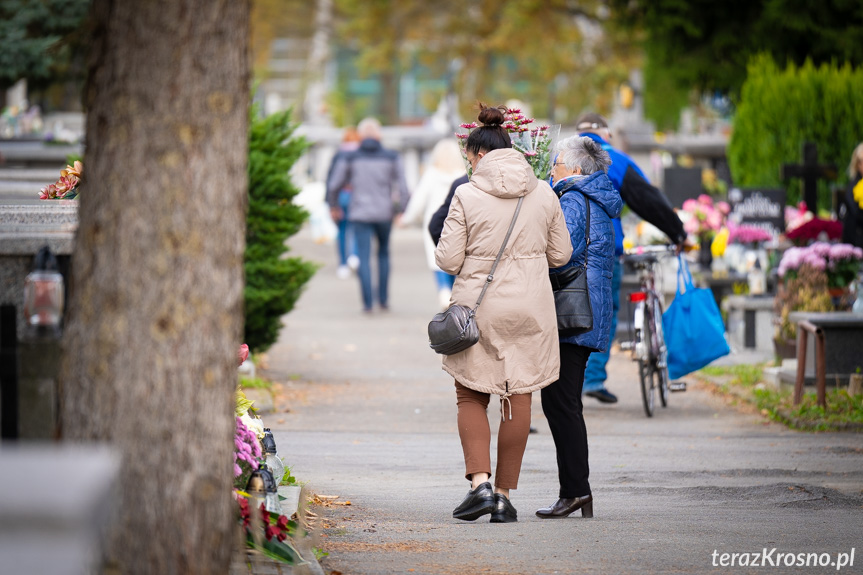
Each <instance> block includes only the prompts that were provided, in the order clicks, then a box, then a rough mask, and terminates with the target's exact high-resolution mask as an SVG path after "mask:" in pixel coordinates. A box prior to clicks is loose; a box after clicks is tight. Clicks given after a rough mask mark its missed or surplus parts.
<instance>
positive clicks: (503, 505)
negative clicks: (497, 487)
mask: <svg viewBox="0 0 863 575" xmlns="http://www.w3.org/2000/svg"><path fill="white" fill-rule="evenodd" d="M516 521H518V512H517V511H516V510H515V507H513V506H512V503H510V502H509V499H507V497H506V495H503V494H502V493H495V494H494V511H493V512H492V514H491V521H490V523H515V522H516Z"/></svg>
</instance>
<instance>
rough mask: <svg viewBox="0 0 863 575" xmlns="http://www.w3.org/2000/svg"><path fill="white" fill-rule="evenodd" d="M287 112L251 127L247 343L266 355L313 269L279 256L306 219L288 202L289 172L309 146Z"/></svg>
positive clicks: (254, 115)
mask: <svg viewBox="0 0 863 575" xmlns="http://www.w3.org/2000/svg"><path fill="white" fill-rule="evenodd" d="M290 114H291V112H290V111H285V112H280V113H277V114H272V115H270V116H267V117H265V118H259V117H258V115H257V113H256V110H255V109H254V108H253V110H252V117H251V120H250V128H249V213H248V216H247V219H246V253H245V273H246V290H245V312H246V324H245V342H246V343H247V344H248V346H249V348H250V349H251V350H252V351H264V350H266V349H267V348H269V347H270V346H271V345H273V344H274V343H275V342H276V339H277V338H278V337H279V329H280V328H281V317H282V316H283V315H284V314H286V313H288V312H289V311H290V310H291V309H293V307H294V304H295V303H296V301H297V298H299V297H300V293H301V292H302V288H303V286H304V285H305V283H306V282H307V281H309V279H310V278H311V277H312V275H313V274H314V272H315V269H316V266H315V264H312V263H310V262H307V261H304V260H302V259H300V258H283V257H282V255H283V254H284V253H285V252H286V251H288V248H287V246H286V245H285V241H286V240H287V239H288V238H289V237H290V236H292V235H294V234H295V233H297V231H299V229H300V226H302V224H303V222H304V221H305V220H306V218H307V217H308V214H307V213H306V212H305V210H303V209H302V208H301V207H299V206H297V205H294V204H293V203H292V201H291V200H292V199H293V198H294V196H296V195H297V193H299V190H298V189H297V188H296V186H294V185H293V183H292V182H291V179H290V177H289V174H288V172H289V170H290V169H291V167H292V166H293V165H294V163H295V162H296V161H297V159H298V158H299V157H300V156H301V155H302V154H303V152H304V151H305V150H306V148H307V147H308V144H307V142H306V141H305V139H303V138H301V137H296V136H294V135H293V134H294V130H295V129H296V125H294V124H293V123H291V120H290Z"/></svg>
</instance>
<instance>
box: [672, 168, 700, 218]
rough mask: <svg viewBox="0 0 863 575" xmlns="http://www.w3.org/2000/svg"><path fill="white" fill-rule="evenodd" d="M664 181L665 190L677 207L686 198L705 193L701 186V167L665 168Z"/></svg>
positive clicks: (673, 204)
mask: <svg viewBox="0 0 863 575" xmlns="http://www.w3.org/2000/svg"><path fill="white" fill-rule="evenodd" d="M663 182H664V184H663V188H664V189H663V191H664V192H665V195H666V197H667V198H668V201H670V202H671V205H672V206H674V207H675V208H679V207H682V206H683V202H685V201H686V200H688V199H690V198H692V199H694V198H697V197H698V196H699V195H700V194H703V193H704V191H703V189H702V187H701V168H681V167H679V166H675V167H673V168H665V171H664V174H663Z"/></svg>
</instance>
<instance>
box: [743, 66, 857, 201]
mask: <svg viewBox="0 0 863 575" xmlns="http://www.w3.org/2000/svg"><path fill="white" fill-rule="evenodd" d="M804 141H810V142H815V143H816V144H817V145H818V161H819V163H821V164H825V163H832V164H836V166H837V168H838V173H839V180H838V182H839V183H843V182H846V181H847V179H848V174H847V167H848V162H849V161H850V159H851V152H852V151H853V150H854V147H855V146H856V145H857V144H858V143H860V142H861V141H863V68H857V69H854V68H852V67H851V66H850V65H848V64H846V65H843V66H837V65H835V64H829V65H828V64H824V65H821V66H819V67H815V66H814V65H813V64H812V63H811V62H806V63H805V64H804V65H803V66H800V67H797V66H795V65H793V64H791V65H789V66H788V67H786V68H785V69H784V70H783V69H780V68H779V67H778V66H777V65H776V63H775V62H774V61H773V60H772V58H770V57H769V56H766V55H759V56H757V57H755V58H753V59H752V60H751V62H750V64H749V67H748V74H747V78H746V82H745V83H744V84H743V88H742V90H741V95H740V103H739V105H738V108H737V113H736V114H735V117H734V131H733V133H732V136H731V141H730V142H729V144H728V163H729V167H730V168H731V174H732V177H733V178H734V182H735V184H736V185H738V186H746V187H774V188H782V187H787V190H788V196H787V198H788V200H787V201H788V203H789V204H796V203H797V202H799V201H800V199H801V195H802V185H801V184H800V181H799V180H792V181H791V182H788V183H783V182H782V180H781V175H782V174H781V170H782V164H785V163H795V164H796V163H799V162H800V161H801V160H802V146H803V142H804ZM818 204H819V207H820V208H821V209H825V208H829V207H830V195H829V185H828V184H827V183H824V182H822V183H820V184H819V190H818ZM811 207H812V206H810V208H811Z"/></svg>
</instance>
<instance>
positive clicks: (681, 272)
mask: <svg viewBox="0 0 863 575" xmlns="http://www.w3.org/2000/svg"><path fill="white" fill-rule="evenodd" d="M681 284H682V287H683V289H682V290H681V289H680V288H681ZM693 287H694V286H693V284H692V274H691V273H690V272H689V264H688V263H686V259H685V258H684V257H683V252H681V253H679V254H677V293H679V294H681V293H686V292H687V291H689V290H690V289H692V288H693Z"/></svg>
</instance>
